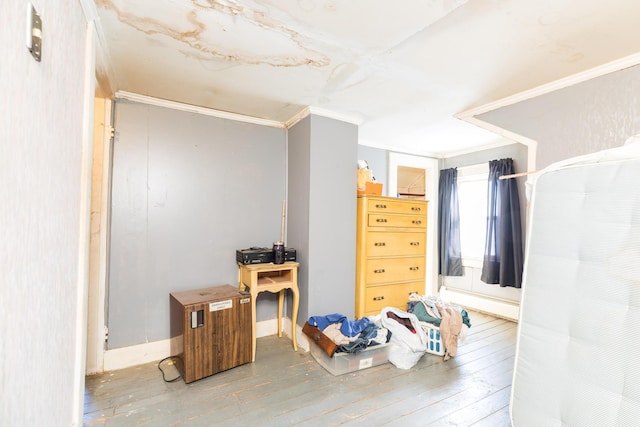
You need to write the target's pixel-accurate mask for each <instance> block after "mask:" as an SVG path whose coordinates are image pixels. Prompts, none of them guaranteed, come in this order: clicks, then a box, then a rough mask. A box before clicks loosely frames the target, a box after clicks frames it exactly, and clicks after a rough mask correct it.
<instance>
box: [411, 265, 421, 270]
mask: <svg viewBox="0 0 640 427" xmlns="http://www.w3.org/2000/svg"><path fill="white" fill-rule="evenodd" d="M409 270H411V271H418V270H420V267H418V266H415V267H409Z"/></svg>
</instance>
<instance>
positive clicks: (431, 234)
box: [386, 152, 440, 295]
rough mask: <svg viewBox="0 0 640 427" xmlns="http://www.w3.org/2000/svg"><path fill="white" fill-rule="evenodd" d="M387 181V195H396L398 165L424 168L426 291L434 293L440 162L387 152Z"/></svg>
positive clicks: (435, 291) (435, 287) (435, 285)
mask: <svg viewBox="0 0 640 427" xmlns="http://www.w3.org/2000/svg"><path fill="white" fill-rule="evenodd" d="M388 164H389V171H388V177H389V183H388V185H387V192H386V194H387V196H390V197H397V194H396V193H397V188H398V166H408V167H412V168H420V169H424V170H425V174H424V177H425V199H426V200H428V201H429V205H428V208H427V259H426V263H427V276H426V293H427V294H428V295H436V294H437V291H438V268H437V263H436V260H437V253H438V239H437V238H436V236H437V232H438V229H437V223H438V222H437V220H436V219H437V216H438V173H439V169H440V162H439V160H438V159H434V158H430V157H422V156H414V155H411V154H403V153H394V152H389V162H388Z"/></svg>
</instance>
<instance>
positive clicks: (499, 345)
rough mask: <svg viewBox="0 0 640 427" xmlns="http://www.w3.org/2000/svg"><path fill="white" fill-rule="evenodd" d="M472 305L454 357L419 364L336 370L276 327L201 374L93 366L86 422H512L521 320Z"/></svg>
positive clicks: (88, 382) (87, 390) (427, 359)
mask: <svg viewBox="0 0 640 427" xmlns="http://www.w3.org/2000/svg"><path fill="white" fill-rule="evenodd" d="M469 314H470V318H471V321H472V327H471V329H469V330H468V331H467V336H466V338H465V340H464V342H462V343H461V345H460V346H459V348H458V354H457V355H456V356H455V357H454V358H452V359H451V360H449V361H447V362H445V361H444V360H443V358H442V356H436V355H432V354H428V353H427V354H425V356H423V357H422V358H421V359H420V360H419V361H418V363H417V364H416V365H415V366H414V367H413V368H412V369H409V370H403V369H398V368H396V367H395V366H393V365H392V364H390V363H387V364H383V365H380V366H375V367H372V368H368V369H364V370H361V371H356V372H351V373H347V374H344V375H341V376H334V375H332V374H330V373H329V372H327V371H326V370H325V369H324V368H323V367H322V366H321V365H319V364H318V363H317V362H316V361H315V359H314V358H313V357H312V356H311V354H310V353H305V352H303V351H298V352H294V351H293V349H292V348H291V341H290V340H289V339H287V338H284V337H283V338H278V337H276V336H271V337H264V338H260V339H258V351H257V355H256V361H255V362H254V363H249V364H246V365H242V366H238V367H236V368H233V369H230V370H228V371H224V372H221V373H218V374H216V375H213V376H211V377H208V378H204V379H201V380H198V381H195V382H193V383H191V384H185V383H184V382H183V381H182V380H179V381H177V382H175V383H166V382H164V381H163V380H162V374H161V372H160V371H159V370H158V368H157V366H156V363H149V364H145V365H141V366H137V367H133V368H127V369H123V370H119V371H113V372H107V373H104V374H101V375H94V376H90V377H87V379H86V387H85V414H84V422H85V425H86V426H147V425H148V426H212V425H216V426H226V425H229V426H238V425H260V426H295V425H304V426H323V427H324V426H327V425H347V426H360V425H372V426H379V425H385V424H388V425H398V426H400V425H403V426H408V425H424V424H420V423H422V422H423V421H424V417H425V416H428V417H430V418H429V419H430V420H431V422H432V423H434V425H452V424H451V422H452V421H455V422H457V423H463V424H461V425H465V423H466V424H468V425H471V424H472V423H473V424H474V425H477V426H494V425H497V426H500V425H508V423H509V421H508V420H509V416H508V405H509V396H508V390H509V389H510V385H511V376H512V372H513V360H514V353H515V341H516V332H517V325H516V324H515V323H513V322H510V321H506V320H503V319H497V318H495V317H492V316H489V315H486V314H482V313H474V312H469ZM167 369H170V368H167ZM171 375H172V374H171V373H170V372H167V376H171ZM505 420H506V424H505ZM492 423H495V424H492Z"/></svg>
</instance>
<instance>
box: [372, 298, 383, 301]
mask: <svg viewBox="0 0 640 427" xmlns="http://www.w3.org/2000/svg"><path fill="white" fill-rule="evenodd" d="M383 299H384V297H373V300H374V301H382V300H383Z"/></svg>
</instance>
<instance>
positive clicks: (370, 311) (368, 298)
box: [364, 282, 424, 316]
mask: <svg viewBox="0 0 640 427" xmlns="http://www.w3.org/2000/svg"><path fill="white" fill-rule="evenodd" d="M412 292H417V293H418V294H419V295H423V294H424V282H412V283H399V284H393V285H381V286H367V288H366V289H365V291H364V299H365V301H364V311H365V316H369V315H375V314H380V310H382V309H383V308H385V307H397V308H399V309H401V310H405V311H406V310H407V302H408V301H409V294H411V293H412Z"/></svg>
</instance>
